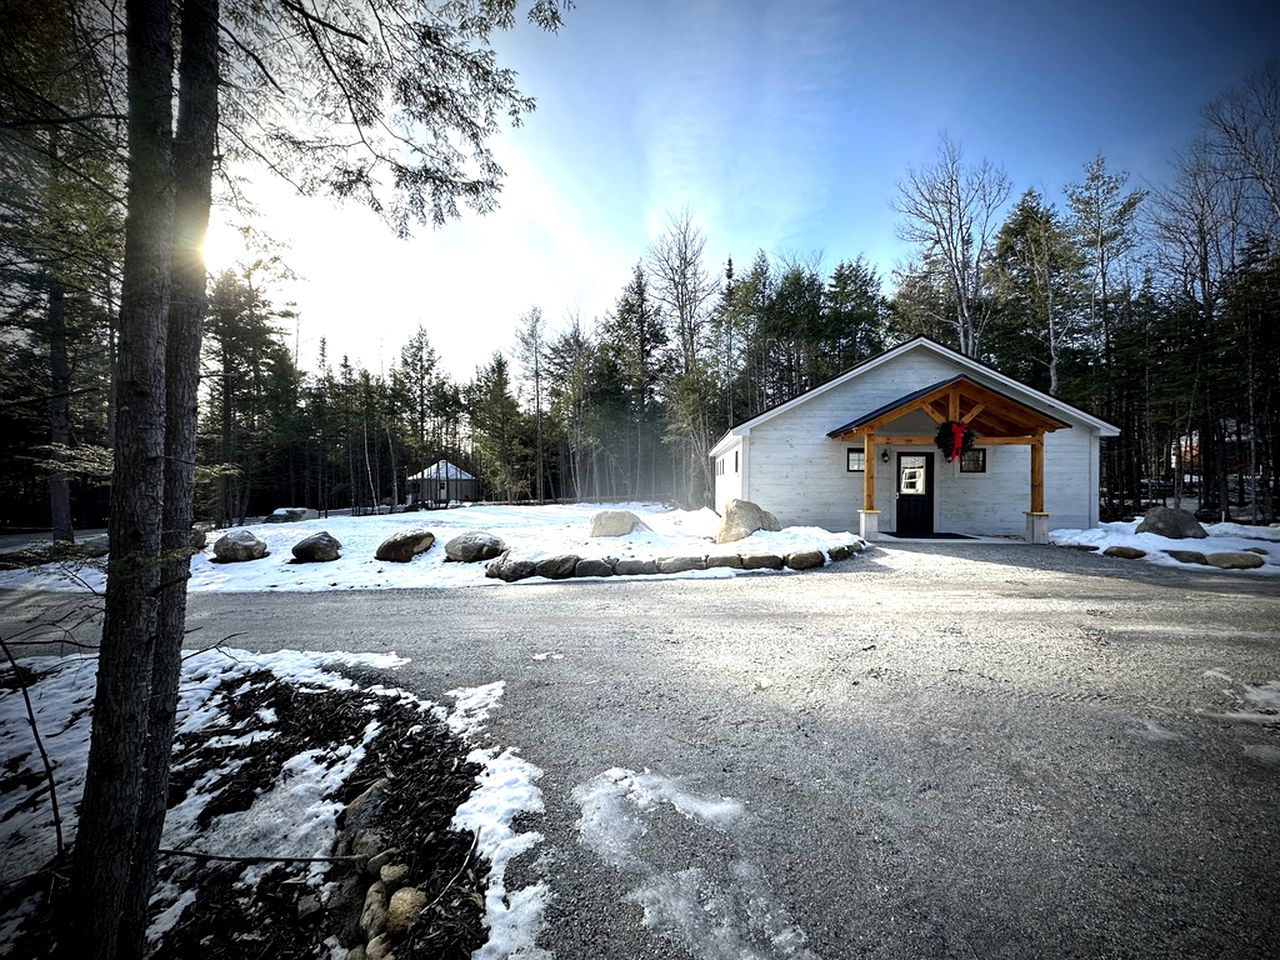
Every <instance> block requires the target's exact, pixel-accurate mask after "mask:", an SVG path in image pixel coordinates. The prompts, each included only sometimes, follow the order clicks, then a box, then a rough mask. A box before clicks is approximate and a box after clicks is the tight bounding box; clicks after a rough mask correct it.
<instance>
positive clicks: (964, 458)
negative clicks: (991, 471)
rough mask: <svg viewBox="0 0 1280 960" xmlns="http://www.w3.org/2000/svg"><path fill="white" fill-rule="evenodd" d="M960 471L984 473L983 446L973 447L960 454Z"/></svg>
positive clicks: (984, 449)
mask: <svg viewBox="0 0 1280 960" xmlns="http://www.w3.org/2000/svg"><path fill="white" fill-rule="evenodd" d="M960 472H961V473H986V472H987V451H986V448H985V447H975V448H974V449H972V450H966V451H965V452H964V453H962V454H960Z"/></svg>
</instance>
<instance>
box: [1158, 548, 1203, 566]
mask: <svg viewBox="0 0 1280 960" xmlns="http://www.w3.org/2000/svg"><path fill="white" fill-rule="evenodd" d="M1165 553H1167V554H1168V555H1169V556H1171V557H1173V559H1175V560H1177V561H1178V562H1179V563H1208V562H1209V561H1208V560H1206V559H1205V558H1204V554H1203V553H1201V552H1200V551H1199V550H1166V551H1165Z"/></svg>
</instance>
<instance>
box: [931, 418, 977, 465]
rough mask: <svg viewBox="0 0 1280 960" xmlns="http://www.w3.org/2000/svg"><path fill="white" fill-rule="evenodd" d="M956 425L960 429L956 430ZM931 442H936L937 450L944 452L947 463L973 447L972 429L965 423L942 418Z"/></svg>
mask: <svg viewBox="0 0 1280 960" xmlns="http://www.w3.org/2000/svg"><path fill="white" fill-rule="evenodd" d="M956 427H959V428H960V430H959V431H957V430H956V429H955V428H956ZM957 433H958V435H959V438H960V442H959V444H957V443H956V436H957ZM933 442H934V443H935V444H937V446H938V449H939V450H941V451H942V452H943V453H944V454H946V456H947V463H950V462H951V461H952V460H954V459H956V457H959V456H960V455H962V454H965V453H968V452H969V451H970V450H972V449H973V430H972V429H971V428H970V427H969V424H967V423H961V422H960V421H958V420H944V421H943V422H942V423H940V424H938V433H937V435H936V436H935V437H934V440H933ZM957 447H958V449H957Z"/></svg>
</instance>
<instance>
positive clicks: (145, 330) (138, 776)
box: [62, 0, 174, 960]
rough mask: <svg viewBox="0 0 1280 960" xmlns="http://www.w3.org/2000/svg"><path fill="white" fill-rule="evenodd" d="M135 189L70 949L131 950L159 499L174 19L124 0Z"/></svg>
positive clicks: (109, 958)
mask: <svg viewBox="0 0 1280 960" xmlns="http://www.w3.org/2000/svg"><path fill="white" fill-rule="evenodd" d="M125 36H126V44H127V47H128V55H129V67H128V77H129V81H128V87H129V159H128V172H129V187H128V211H129V212H128V216H127V217H126V219H125V256H124V282H123V288H122V290H121V308H120V359H119V369H118V373H117V381H116V404H117V409H116V432H115V438H114V441H115V442H114V449H115V470H114V472H113V475H112V482H111V520H110V524H109V535H110V541H111V560H110V566H109V568H108V574H109V576H108V581H107V593H106V609H105V614H104V618H103V627H102V644H101V647H100V648H99V657H98V683H97V692H96V693H95V695H94V705H93V733H92V735H91V740H90V747H89V762H88V769H87V772H86V776H85V788H84V796H83V798H82V799H81V802H80V826H79V831H78V834H77V838H76V845H75V855H74V857H75V859H74V868H73V874H72V881H71V891H70V894H69V896H68V897H67V900H66V902H65V904H64V905H63V906H64V909H65V913H64V922H63V926H62V929H63V930H65V931H66V932H67V941H68V944H67V951H66V955H67V956H72V957H76V958H77V960H114V958H117V957H125V958H127V957H129V956H130V954H129V952H128V951H127V949H122V948H123V947H124V944H122V943H121V942H120V940H119V936H120V933H121V928H120V922H121V919H122V916H123V913H124V906H125V901H126V896H127V891H128V887H129V880H130V873H131V870H132V867H133V863H132V860H133V853H134V850H135V837H136V835H137V829H138V809H139V806H138V805H139V799H140V796H141V791H142V784H143V780H144V776H145V774H144V769H143V768H144V760H143V756H144V743H145V738H146V730H147V704H148V696H149V692H150V691H149V688H150V680H151V673H152V659H153V652H154V646H155V630H156V591H157V587H158V585H159V579H160V564H159V558H160V540H161V523H162V518H161V515H162V507H163V502H162V501H163V497H164V469H163V467H164V453H165V449H164V429H165V346H166V328H167V324H168V319H169V295H170V258H171V253H172V246H173V203H174V181H173V130H172V124H173V109H172V83H173V23H172V15H171V7H170V4H169V3H168V2H167V0H128V3H127V5H126V32H125Z"/></svg>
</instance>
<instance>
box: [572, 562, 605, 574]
mask: <svg viewBox="0 0 1280 960" xmlns="http://www.w3.org/2000/svg"><path fill="white" fill-rule="evenodd" d="M573 575H574V576H575V577H612V576H613V564H612V563H610V562H609V561H608V560H579V561H578V565H577V566H576V567H575V568H574V570H573Z"/></svg>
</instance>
